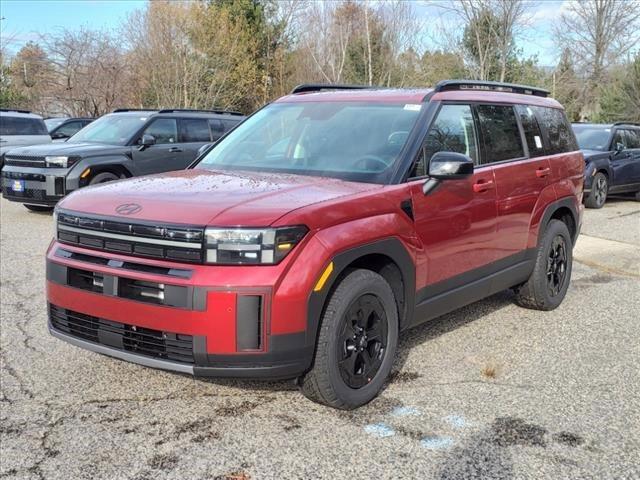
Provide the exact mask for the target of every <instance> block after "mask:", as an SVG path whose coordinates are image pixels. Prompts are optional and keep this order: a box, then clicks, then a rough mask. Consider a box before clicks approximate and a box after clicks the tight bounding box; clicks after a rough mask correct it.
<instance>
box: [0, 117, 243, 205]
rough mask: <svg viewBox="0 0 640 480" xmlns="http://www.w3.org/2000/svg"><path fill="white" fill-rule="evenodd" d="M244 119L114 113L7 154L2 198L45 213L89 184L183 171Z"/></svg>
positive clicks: (3, 174)
mask: <svg viewBox="0 0 640 480" xmlns="http://www.w3.org/2000/svg"><path fill="white" fill-rule="evenodd" d="M243 119H244V116H242V115H241V114H240V113H236V112H228V111H222V110H210V111H204V110H178V109H171V110H159V111H157V110H156V111H151V110H132V109H120V110H115V111H114V112H113V113H110V114H107V115H104V116H103V117H101V118H99V119H98V120H96V121H94V122H93V123H91V124H90V125H88V126H87V127H86V128H83V129H82V130H80V131H79V132H78V133H77V134H75V135H74V136H73V137H71V138H70V139H69V140H68V141H66V142H64V143H57V144H49V145H38V146H31V147H24V148H17V149H13V150H10V151H9V152H7V153H6V155H5V166H4V167H3V169H2V193H3V195H4V197H5V198H6V199H8V200H11V201H14V202H20V203H23V204H24V205H25V206H26V207H27V208H28V209H29V210H35V211H43V210H48V209H51V207H53V206H54V205H55V204H56V203H57V202H58V201H59V200H60V199H61V198H62V197H64V196H65V195H67V194H68V193H69V192H71V191H73V190H77V189H78V188H81V187H84V186H87V185H94V184H97V183H104V182H109V181H111V180H116V179H119V178H128V177H135V176H139V175H147V174H151V173H160V172H167V171H170V170H181V169H183V168H186V167H187V166H188V165H189V164H190V163H191V162H193V160H194V159H195V158H196V156H197V154H198V151H199V150H200V148H201V147H203V146H204V145H207V144H209V143H211V142H215V141H217V140H218V139H219V138H220V137H222V136H223V135H224V134H226V133H227V132H228V131H230V130H231V129H233V128H234V127H235V126H236V125H237V124H238V123H240V122H241V121H242V120H243Z"/></svg>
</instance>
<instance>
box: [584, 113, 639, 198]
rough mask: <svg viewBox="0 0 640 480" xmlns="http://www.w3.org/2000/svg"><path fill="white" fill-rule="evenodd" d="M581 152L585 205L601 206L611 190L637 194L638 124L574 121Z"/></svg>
mask: <svg viewBox="0 0 640 480" xmlns="http://www.w3.org/2000/svg"><path fill="white" fill-rule="evenodd" d="M573 131H574V132H575V134H576V138H577V140H578V145H579V146H580V149H581V150H582V152H583V154H584V159H585V162H586V165H585V179H584V194H585V197H584V204H585V206H587V207H589V208H602V206H603V205H604V203H605V201H606V200H607V195H608V194H610V193H636V194H639V195H640V124H638V123H627V122H618V123H613V124H596V123H574V124H573Z"/></svg>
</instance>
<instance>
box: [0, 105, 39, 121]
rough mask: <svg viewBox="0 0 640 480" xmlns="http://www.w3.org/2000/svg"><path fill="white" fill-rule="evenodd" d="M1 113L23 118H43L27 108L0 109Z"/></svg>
mask: <svg viewBox="0 0 640 480" xmlns="http://www.w3.org/2000/svg"><path fill="white" fill-rule="evenodd" d="M0 115H2V116H5V115H6V116H7V117H22V118H37V119H42V117H41V116H40V115H38V114H36V113H31V112H29V111H26V110H11V109H4V108H3V109H0Z"/></svg>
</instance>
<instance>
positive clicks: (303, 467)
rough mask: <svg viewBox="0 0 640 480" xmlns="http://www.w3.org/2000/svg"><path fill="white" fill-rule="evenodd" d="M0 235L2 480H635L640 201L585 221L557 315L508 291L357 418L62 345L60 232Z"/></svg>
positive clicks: (441, 329) (256, 385) (457, 317)
mask: <svg viewBox="0 0 640 480" xmlns="http://www.w3.org/2000/svg"><path fill="white" fill-rule="evenodd" d="M0 228H1V249H0V254H1V272H0V273H1V277H0V281H1V284H0V296H1V304H0V306H1V320H0V326H1V336H0V356H1V365H0V366H1V372H0V380H1V389H0V391H1V393H0V478H21V479H30V478H33V479H65V480H67V479H98V478H105V479H107V478H108V479H112V478H113V479H137V480H144V479H181V480H183V479H185V478H189V479H194V480H195V479H234V480H235V479H241V480H247V479H252V480H255V479H298V478H299V479H316V478H322V479H346V478H358V479H359V478H376V479H377V478H385V479H386V478H389V479H413V478H416V479H442V480H444V479H456V480H457V479H542V478H545V479H562V478H571V479H574V478H575V479H578V478H579V479H598V480H600V479H638V478H640V369H639V363H640V271H638V263H637V262H636V260H635V259H636V258H637V257H634V255H637V254H638V252H639V251H640V202H635V201H632V200H612V201H611V202H609V203H607V205H606V206H605V208H603V209H602V210H597V211H596V210H588V211H587V212H586V216H585V222H584V226H583V234H584V235H582V236H581V238H580V239H579V242H578V244H577V246H576V250H575V255H576V258H577V259H578V260H579V261H578V262H576V263H575V265H574V270H573V279H572V285H571V287H570V289H569V292H568V294H567V297H566V299H565V301H564V303H563V304H562V305H561V306H560V307H559V308H558V309H557V310H555V311H553V312H546V313H545V312H537V311H532V310H525V309H521V308H519V307H517V306H516V305H514V303H513V296H512V294H511V293H510V292H503V293H500V294H498V295H495V296H493V297H491V298H489V299H486V300H484V301H481V302H478V303H475V304H473V305H470V306H468V307H465V308H462V309H460V310H458V311H456V312H454V313H452V314H449V315H446V316H444V317H442V318H440V319H437V320H435V321H433V322H431V323H429V324H427V325H424V326H421V327H418V328H416V329H413V330H411V331H409V332H407V333H405V334H404V335H402V337H401V345H400V348H399V351H400V353H399V357H398V359H397V362H396V365H395V367H394V373H393V375H392V379H391V381H390V382H389V383H388V385H387V387H386V389H385V390H384V392H383V393H382V394H381V395H380V396H379V397H378V398H377V399H376V400H374V401H373V402H371V403H370V404H369V405H367V406H365V407H363V408H360V409H358V410H356V411H351V412H342V411H337V410H332V409H329V408H326V407H323V406H320V405H317V404H314V403H312V402H310V401H308V400H307V399H306V398H304V397H303V396H302V395H301V394H300V393H299V392H298V391H297V389H296V387H295V386H293V385H292V384H291V383H289V382H277V383H262V382H246V381H242V382H241V381H229V380H227V381H223V380H197V379H193V378H191V377H187V376H182V375H177V374H173V373H167V372H162V371H158V370H152V369H149V368H144V367H140V366H137V365H132V364H128V363H125V362H122V361H119V360H115V359H112V358H108V357H105V356H101V355H98V354H95V353H91V352H88V351H84V350H81V349H78V348H75V347H72V346H70V345H68V344H66V343H63V342H61V341H59V340H57V339H54V338H52V337H51V336H49V334H48V332H47V327H46V322H47V321H46V310H45V295H44V273H45V268H44V267H45V264H44V251H45V249H46V247H47V244H48V243H49V240H50V238H51V235H52V231H53V228H52V219H51V215H47V214H37V213H32V212H28V211H27V210H26V209H25V208H24V207H22V206H21V205H17V204H12V203H8V202H6V201H4V200H2V201H1V203H0Z"/></svg>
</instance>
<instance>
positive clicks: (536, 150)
mask: <svg viewBox="0 0 640 480" xmlns="http://www.w3.org/2000/svg"><path fill="white" fill-rule="evenodd" d="M516 111H517V112H518V116H519V117H520V124H521V125H522V130H523V132H524V137H525V139H526V140H527V148H528V149H529V157H531V158H534V157H541V156H543V155H545V154H546V152H545V148H544V141H543V139H542V131H541V130H540V125H538V119H537V118H536V115H535V113H534V112H533V110H532V109H531V107H529V106H527V105H518V106H517V107H516Z"/></svg>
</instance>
